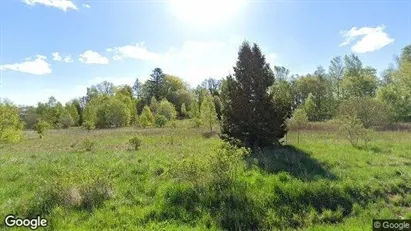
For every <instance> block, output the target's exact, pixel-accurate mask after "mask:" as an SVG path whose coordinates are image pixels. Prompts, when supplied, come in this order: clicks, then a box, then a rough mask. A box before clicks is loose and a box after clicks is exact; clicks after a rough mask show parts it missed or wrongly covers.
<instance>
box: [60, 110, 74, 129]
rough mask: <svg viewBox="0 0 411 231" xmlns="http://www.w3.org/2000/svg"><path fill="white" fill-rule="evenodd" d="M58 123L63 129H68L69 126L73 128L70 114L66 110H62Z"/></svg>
mask: <svg viewBox="0 0 411 231" xmlns="http://www.w3.org/2000/svg"><path fill="white" fill-rule="evenodd" d="M58 123H59V124H61V126H62V127H63V128H70V127H71V126H73V124H74V121H73V118H72V117H71V115H70V113H69V112H68V111H67V110H64V111H63V113H62V114H61V116H60V118H59V121H58Z"/></svg>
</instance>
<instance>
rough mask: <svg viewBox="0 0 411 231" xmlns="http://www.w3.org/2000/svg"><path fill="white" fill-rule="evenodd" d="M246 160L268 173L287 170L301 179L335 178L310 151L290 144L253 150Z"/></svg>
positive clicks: (327, 167)
mask: <svg viewBox="0 0 411 231" xmlns="http://www.w3.org/2000/svg"><path fill="white" fill-rule="evenodd" d="M247 162H248V163H249V164H251V163H254V164H257V166H258V167H260V168H261V169H263V170H264V171H266V172H268V173H279V172H287V173H289V174H290V175H292V176H294V177H296V178H298V179H300V180H302V181H313V180H319V179H330V180H335V179H337V178H336V176H335V175H333V174H332V173H331V172H330V171H329V169H330V167H329V166H328V165H327V164H325V163H320V162H319V161H318V160H316V159H314V158H312V157H311V156H310V153H306V152H304V151H302V150H301V149H298V148H296V147H294V146H291V145H284V146H280V147H274V146H270V147H266V148H263V149H259V150H255V151H253V152H252V154H251V155H250V156H249V157H248V158H247Z"/></svg>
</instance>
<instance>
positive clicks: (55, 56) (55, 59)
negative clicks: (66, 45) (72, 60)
mask: <svg viewBox="0 0 411 231" xmlns="http://www.w3.org/2000/svg"><path fill="white" fill-rule="evenodd" d="M51 55H53V60H54V61H61V59H62V58H61V56H60V54H59V53H58V52H54V53H53V54H51Z"/></svg>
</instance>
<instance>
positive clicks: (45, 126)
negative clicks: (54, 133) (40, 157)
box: [34, 120, 50, 139]
mask: <svg viewBox="0 0 411 231" xmlns="http://www.w3.org/2000/svg"><path fill="white" fill-rule="evenodd" d="M49 128H50V124H49V123H47V122H46V121H42V120H40V121H39V122H38V123H37V124H36V126H34V130H36V132H37V134H39V136H40V138H41V139H42V138H43V136H44V135H45V134H46V131H47V130H49Z"/></svg>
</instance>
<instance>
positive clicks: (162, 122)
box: [155, 115, 167, 128]
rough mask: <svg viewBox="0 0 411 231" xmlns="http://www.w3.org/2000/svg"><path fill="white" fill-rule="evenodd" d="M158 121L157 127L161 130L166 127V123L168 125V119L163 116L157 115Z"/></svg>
mask: <svg viewBox="0 0 411 231" xmlns="http://www.w3.org/2000/svg"><path fill="white" fill-rule="evenodd" d="M155 118H156V119H155V120H156V125H157V127H160V128H162V127H164V125H166V123H167V118H166V117H165V116H163V115H156V117H155Z"/></svg>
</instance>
